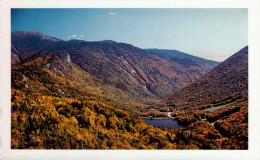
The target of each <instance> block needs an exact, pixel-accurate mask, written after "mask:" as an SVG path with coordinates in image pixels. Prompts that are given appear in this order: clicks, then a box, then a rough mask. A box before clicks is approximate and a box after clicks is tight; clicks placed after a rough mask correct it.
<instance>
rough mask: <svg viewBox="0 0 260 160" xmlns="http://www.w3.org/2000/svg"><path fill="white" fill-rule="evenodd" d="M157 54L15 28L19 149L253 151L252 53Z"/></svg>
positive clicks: (15, 117) (14, 79) (15, 132)
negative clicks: (217, 56)
mask: <svg viewBox="0 0 260 160" xmlns="http://www.w3.org/2000/svg"><path fill="white" fill-rule="evenodd" d="M155 51H156V52H157V53H156V54H155V53H154V52H155ZM159 51H160V52H158V50H144V49H141V48H138V47H135V46H133V45H130V44H126V43H118V42H115V41H111V40H109V41H107V40H106V41H94V42H88V41H83V40H69V41H64V40H61V39H57V38H54V37H50V36H47V35H45V34H42V33H39V32H36V31H19V32H12V46H11V52H12V53H11V58H12V60H11V62H12V67H11V87H12V88H11V90H12V94H11V101H12V103H11V111H12V115H11V119H12V122H11V123H12V124H11V126H12V131H11V134H12V135H11V137H12V140H11V147H12V148H13V149H247V148H248V93H247V92H248V66H247V65H248V59H247V57H248V47H245V48H243V49H242V50H240V51H239V52H237V53H235V54H234V55H233V56H231V57H230V58H228V59H227V60H225V61H224V62H222V63H219V62H216V61H210V60H206V59H202V58H199V57H194V56H191V55H188V54H186V53H183V52H178V54H176V55H175V56H171V57H169V56H168V55H169V52H170V53H172V51H169V52H167V54H165V53H166V52H165V51H164V50H159ZM151 52H153V53H151ZM161 53H164V54H162V55H160V54H161Z"/></svg>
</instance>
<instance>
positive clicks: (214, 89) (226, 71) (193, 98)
mask: <svg viewBox="0 0 260 160" xmlns="http://www.w3.org/2000/svg"><path fill="white" fill-rule="evenodd" d="M247 92H248V47H245V48H243V49H241V50H240V51H239V52H237V53H236V54H234V55H233V56H231V57H230V58H228V59H227V60H225V61H224V62H223V63H221V64H220V65H218V66H217V67H216V68H214V69H213V70H211V71H210V72H208V73H207V74H206V75H204V76H202V77H201V78H200V79H198V80H197V81H195V82H194V83H192V84H190V85H188V86H186V87H185V88H183V89H181V90H179V91H177V92H175V93H174V94H173V95H171V96H170V98H168V99H167V100H168V102H169V103H171V104H173V105H175V106H176V107H194V106H202V105H212V106H214V105H216V104H217V103H219V102H222V103H223V101H234V100H236V99H239V98H242V97H243V96H246V95H247ZM246 97H247V96H246Z"/></svg>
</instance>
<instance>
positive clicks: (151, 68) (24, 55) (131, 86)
mask: <svg viewBox="0 0 260 160" xmlns="http://www.w3.org/2000/svg"><path fill="white" fill-rule="evenodd" d="M11 49H12V55H11V57H12V65H13V71H14V72H15V70H26V72H25V73H24V75H23V76H24V77H26V78H27V81H32V84H34V83H36V82H37V83H42V85H45V87H44V92H49V93H53V94H59V92H56V91H57V90H66V89H65V88H62V87H61V86H59V87H60V88H59V87H56V89H54V88H55V87H51V86H49V87H46V82H42V81H43V79H42V78H39V77H34V78H33V77H32V76H31V75H33V74H34V73H35V72H36V71H35V70H39V72H45V74H44V75H45V79H48V78H47V77H53V75H55V76H56V78H57V76H59V77H60V78H63V79H65V80H66V81H69V82H67V83H75V84H77V85H76V86H78V87H77V88H80V90H86V92H90V91H91V92H93V90H95V92H98V93H100V94H101V95H107V96H109V97H110V98H112V99H117V100H119V101H123V102H132V103H136V102H142V103H143V102H145V103H153V102H155V101H158V100H160V99H162V98H166V97H168V96H169V95H170V94H171V93H172V92H174V91H176V90H179V89H181V88H183V87H184V86H186V85H187V84H190V83H192V82H193V81H195V80H196V79H197V78H199V77H200V76H202V75H203V74H205V73H207V72H208V71H209V70H211V69H212V68H213V67H212V65H208V64H207V63H204V62H202V61H197V60H194V58H190V57H187V54H185V55H186V58H182V59H181V60H180V59H179V58H174V57H172V58H167V57H161V56H157V55H155V54H151V53H150V52H148V51H147V50H144V49H141V48H137V47H135V46H132V45H130V44H126V43H117V42H114V41H111V40H105V41H95V42H87V41H83V40H69V41H64V40H61V39H58V38H54V37H50V36H47V35H45V34H42V33H39V32H36V31H18V32H12V47H11ZM46 56H47V57H46ZM191 57H192V56H191ZM39 59H41V60H39ZM45 59H48V60H45ZM187 62H188V63H187ZM35 64H38V67H35V66H34V65H35ZM25 66H26V67H31V68H32V69H31V70H28V69H25V68H26V67H25ZM47 66H48V67H47ZM34 69H35V70H34ZM29 71H30V72H29ZM14 75H16V74H14ZM39 75H40V74H39ZM86 76H87V78H86ZM73 77H74V78H73ZM20 78H21V75H20ZM14 79H15V78H14ZM50 79H51V78H49V81H50ZM54 79H55V78H54ZM54 81H56V80H53V82H52V84H56V83H59V82H54ZM13 82H14V81H13ZM13 84H15V83H13ZM30 86H33V85H30ZM36 86H37V85H35V87H34V89H36V88H37V87H36ZM79 86H84V87H79ZM85 86H88V87H87V88H86V87H85ZM51 88H52V89H51ZM38 90H39V89H38ZM77 90H78V89H77ZM68 92H70V91H68ZM64 94H65V95H66V94H67V92H66V91H64Z"/></svg>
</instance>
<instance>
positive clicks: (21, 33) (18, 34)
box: [12, 31, 61, 41]
mask: <svg viewBox="0 0 260 160" xmlns="http://www.w3.org/2000/svg"><path fill="white" fill-rule="evenodd" d="M16 37H17V38H18V37H19V38H28V37H35V38H39V39H41V40H50V41H61V40H60V39H58V38H55V37H50V36H47V35H45V34H43V33H40V32H38V31H14V32H12V38H16Z"/></svg>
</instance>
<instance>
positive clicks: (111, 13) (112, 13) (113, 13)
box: [108, 12, 117, 15]
mask: <svg viewBox="0 0 260 160" xmlns="http://www.w3.org/2000/svg"><path fill="white" fill-rule="evenodd" d="M108 14H109V15H116V14H117V13H115V12H110V13H108Z"/></svg>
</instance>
